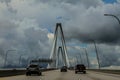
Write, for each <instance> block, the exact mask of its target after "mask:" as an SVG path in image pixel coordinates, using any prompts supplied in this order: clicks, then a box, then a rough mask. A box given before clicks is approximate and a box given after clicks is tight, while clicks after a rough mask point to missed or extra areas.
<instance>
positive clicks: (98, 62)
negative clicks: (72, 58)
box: [93, 40, 101, 69]
mask: <svg viewBox="0 0 120 80" xmlns="http://www.w3.org/2000/svg"><path fill="white" fill-rule="evenodd" d="M93 43H94V46H95V52H96V57H97V61H98V68H99V69H100V67H101V66H100V59H99V55H98V50H97V46H96V43H95V41H94V40H93Z"/></svg>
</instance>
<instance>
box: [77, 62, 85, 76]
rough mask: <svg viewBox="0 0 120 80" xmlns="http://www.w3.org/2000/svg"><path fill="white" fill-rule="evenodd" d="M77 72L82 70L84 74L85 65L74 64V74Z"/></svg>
mask: <svg viewBox="0 0 120 80" xmlns="http://www.w3.org/2000/svg"><path fill="white" fill-rule="evenodd" d="M78 72H83V73H84V74H85V73H86V67H85V66H84V64H77V65H76V66H75V74H77V73H78Z"/></svg>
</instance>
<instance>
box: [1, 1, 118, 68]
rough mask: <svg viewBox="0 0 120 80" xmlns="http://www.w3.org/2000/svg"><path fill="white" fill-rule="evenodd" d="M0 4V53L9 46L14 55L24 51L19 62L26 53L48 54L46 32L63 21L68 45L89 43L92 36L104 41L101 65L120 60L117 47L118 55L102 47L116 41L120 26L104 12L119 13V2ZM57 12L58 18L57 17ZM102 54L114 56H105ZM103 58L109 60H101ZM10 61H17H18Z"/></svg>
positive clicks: (48, 43) (48, 46)
mask: <svg viewBox="0 0 120 80" xmlns="http://www.w3.org/2000/svg"><path fill="white" fill-rule="evenodd" d="M0 7H1V9H0V51H1V56H3V53H4V51H6V50H8V49H16V50H17V51H18V54H17V55H14V54H13V55H14V57H15V56H17V57H18V56H20V55H22V53H24V55H25V57H24V58H23V60H22V61H23V62H22V64H24V62H25V60H27V58H28V57H36V56H38V57H39V56H42V57H49V55H50V51H51V47H52V39H51V40H50V38H51V37H48V34H52V33H50V32H54V28H55V24H56V22H62V24H63V30H64V34H65V39H66V42H67V44H68V45H69V44H70V43H71V44H70V45H74V46H76V45H79V44H83V43H90V44H88V45H91V44H92V42H91V41H92V40H95V41H96V43H99V45H100V44H104V46H103V47H104V48H102V49H100V51H99V52H100V53H101V58H102V61H101V63H102V66H110V65H117V64H118V63H119V55H117V53H119V50H116V52H115V53H116V55H117V56H114V54H113V53H114V50H113V49H111V48H110V49H109V51H110V52H106V50H105V49H106V48H107V47H109V46H113V45H108V44H114V47H112V48H116V45H117V44H118V45H119V43H120V35H119V34H120V31H119V30H120V26H119V24H118V22H117V20H116V19H115V18H113V17H110V16H104V13H110V14H115V15H116V16H118V17H120V15H118V14H119V13H120V9H119V7H120V4H119V2H118V3H114V4H105V3H104V2H103V1H102V0H89V1H88V0H29V1H28V0H0ZM59 16H60V17H61V19H57V17H59ZM93 49H94V47H93V46H92V49H91V48H90V50H89V51H88V52H89V53H91V54H92V53H94V52H95V51H94V50H93ZM21 51H23V52H21ZM69 52H72V51H69ZM73 53H76V54H77V53H79V50H76V49H75V51H74V50H73ZM73 53H70V55H72V54H73ZM4 54H5V53H4ZM102 54H103V55H105V56H113V58H110V57H107V58H104V57H102ZM0 58H1V59H3V58H2V57H0ZM71 59H73V58H72V57H71ZM106 59H108V60H109V61H110V62H104V60H106ZM9 60H12V59H9ZM92 60H93V61H94V59H92ZM112 61H113V62H112ZM11 62H12V61H10V63H11ZM73 62H74V61H73ZM91 62H92V61H91ZM114 62H116V63H115V64H114ZM13 63H14V64H17V63H18V61H17V60H16V61H15V62H13ZM25 63H27V62H25ZM1 64H2V63H1Z"/></svg>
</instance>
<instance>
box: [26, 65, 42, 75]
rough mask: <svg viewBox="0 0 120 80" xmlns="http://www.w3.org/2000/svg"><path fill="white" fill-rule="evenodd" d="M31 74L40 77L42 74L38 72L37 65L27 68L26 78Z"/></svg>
mask: <svg viewBox="0 0 120 80" xmlns="http://www.w3.org/2000/svg"><path fill="white" fill-rule="evenodd" d="M31 74H38V75H42V72H41V71H40V68H39V65H37V64H30V65H29V66H28V67H27V71H26V76H28V75H31Z"/></svg>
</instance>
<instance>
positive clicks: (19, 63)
mask: <svg viewBox="0 0 120 80" xmlns="http://www.w3.org/2000/svg"><path fill="white" fill-rule="evenodd" d="M22 56H23V55H20V57H19V66H20V63H21V59H22Z"/></svg>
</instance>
